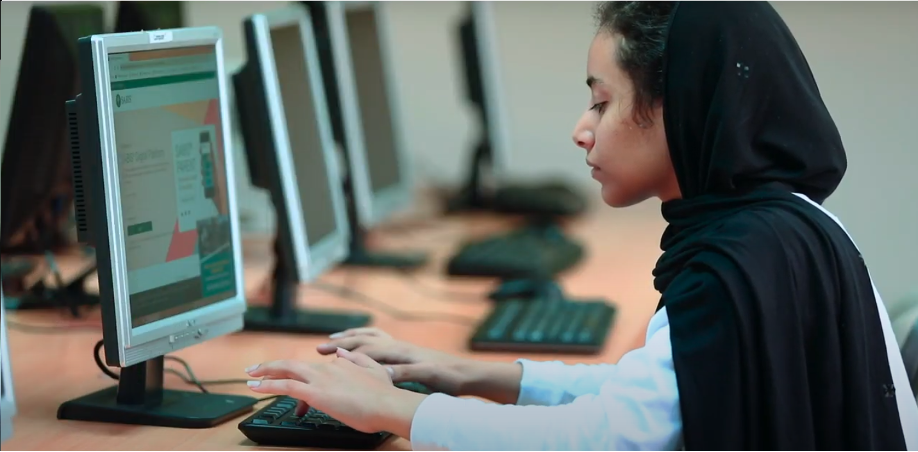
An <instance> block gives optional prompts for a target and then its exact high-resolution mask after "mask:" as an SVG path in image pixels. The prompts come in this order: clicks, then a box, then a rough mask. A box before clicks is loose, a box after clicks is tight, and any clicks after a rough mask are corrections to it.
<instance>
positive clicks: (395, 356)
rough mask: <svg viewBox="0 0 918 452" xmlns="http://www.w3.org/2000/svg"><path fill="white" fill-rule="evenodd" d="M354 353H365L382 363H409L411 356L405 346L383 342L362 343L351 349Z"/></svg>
mask: <svg viewBox="0 0 918 452" xmlns="http://www.w3.org/2000/svg"><path fill="white" fill-rule="evenodd" d="M351 351H352V352H354V353H363V354H364V355H367V356H369V357H370V358H373V360H374V361H376V362H378V363H380V364H409V363H411V357H409V356H407V354H406V353H405V350H404V348H403V347H399V346H393V345H389V344H386V345H381V344H366V345H361V346H360V347H357V348H355V349H352V350H351Z"/></svg>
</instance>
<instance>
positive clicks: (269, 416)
mask: <svg viewBox="0 0 918 452" xmlns="http://www.w3.org/2000/svg"><path fill="white" fill-rule="evenodd" d="M396 386H398V387H400V388H402V389H407V390H409V391H414V392H419V393H422V394H430V390H429V389H427V388H426V387H425V386H423V385H420V384H417V383H399V384H397V385H396ZM296 404H297V401H296V399H294V398H292V397H280V398H278V399H277V400H276V401H274V402H272V403H271V404H269V405H268V406H266V407H264V408H262V409H260V410H258V411H257V412H255V414H253V415H251V416H249V417H248V418H247V419H245V420H244V421H242V422H240V423H239V430H240V431H242V433H243V434H244V435H245V436H246V437H247V438H249V439H250V440H252V441H254V442H255V443H257V444H259V445H262V446H279V447H296V448H311V447H317V448H324V449H356V450H371V449H375V448H377V447H379V445H380V444H382V443H383V441H385V440H387V439H388V438H389V437H391V436H392V435H391V434H390V433H386V432H380V433H363V432H360V431H357V430H354V429H352V428H350V427H348V426H346V425H344V424H342V423H341V422H339V421H337V420H335V419H334V418H332V417H331V416H329V415H327V414H325V413H323V412H321V411H319V410H316V409H314V408H310V409H309V411H308V412H307V413H306V415H305V416H302V417H298V416H296V412H295V411H296Z"/></svg>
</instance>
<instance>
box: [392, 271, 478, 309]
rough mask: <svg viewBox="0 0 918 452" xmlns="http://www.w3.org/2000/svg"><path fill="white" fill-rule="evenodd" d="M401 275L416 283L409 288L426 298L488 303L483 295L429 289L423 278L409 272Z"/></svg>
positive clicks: (401, 272)
mask: <svg viewBox="0 0 918 452" xmlns="http://www.w3.org/2000/svg"><path fill="white" fill-rule="evenodd" d="M399 274H401V276H403V277H404V279H406V280H409V282H411V283H414V284H409V287H411V288H413V289H414V290H415V291H416V292H417V293H419V294H421V295H424V296H428V297H433V298H436V299H439V300H442V301H446V302H460V303H473V302H482V301H486V297H485V296H483V295H482V294H473V293H471V292H469V293H465V292H454V291H452V290H443V289H436V288H432V287H429V286H427V285H425V283H424V282H423V281H421V278H418V276H417V274H415V273H414V272H411V271H408V270H403V271H399Z"/></svg>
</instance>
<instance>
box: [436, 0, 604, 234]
mask: <svg viewBox="0 0 918 452" xmlns="http://www.w3.org/2000/svg"><path fill="white" fill-rule="evenodd" d="M467 5H468V13H467V14H466V15H465V16H464V17H463V18H462V19H461V20H460V22H459V24H458V26H457V29H456V38H457V41H458V43H459V50H460V54H461V56H462V66H463V69H464V74H465V95H466V98H467V99H468V101H469V102H470V103H471V104H472V106H473V107H474V109H475V111H477V112H478V118H479V120H480V124H481V130H482V131H483V132H484V133H483V134H482V136H481V137H480V139H479V142H478V144H477V145H476V147H475V150H474V151H473V153H472V156H471V157H472V158H471V165H470V169H469V175H468V179H467V181H466V183H465V186H464V187H462V189H461V190H460V192H459V193H458V194H457V195H456V196H455V197H454V198H453V199H450V200H449V201H448V202H447V210H448V211H453V212H455V211H464V210H493V211H498V212H504V213H510V214H524V215H531V216H536V217H557V216H569V215H575V214H578V213H581V212H582V211H583V210H585V208H586V204H585V200H584V199H583V196H582V195H580V194H579V193H577V192H576V191H575V190H573V189H572V188H571V187H569V186H568V185H567V184H564V183H562V182H560V181H550V182H548V183H542V184H525V185H524V184H519V183H516V182H514V181H512V180H511V175H510V174H509V168H510V166H511V163H510V149H511V146H512V142H511V139H510V121H509V117H508V113H507V105H506V97H505V94H504V93H505V91H504V88H503V84H502V82H501V68H500V56H499V52H498V40H497V27H496V25H495V19H494V9H493V5H492V4H491V2H489V1H475V2H467Z"/></svg>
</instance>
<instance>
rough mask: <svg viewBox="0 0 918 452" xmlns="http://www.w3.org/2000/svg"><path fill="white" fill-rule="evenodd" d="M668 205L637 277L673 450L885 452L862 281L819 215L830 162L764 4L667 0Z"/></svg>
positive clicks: (818, 109) (890, 435)
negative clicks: (664, 349)
mask: <svg viewBox="0 0 918 452" xmlns="http://www.w3.org/2000/svg"><path fill="white" fill-rule="evenodd" d="M663 77H664V96H663V99H664V105H663V110H664V113H663V114H664V121H665V127H666V138H667V141H668V143H669V147H670V154H671V156H672V160H673V165H674V168H675V171H676V175H677V177H678V181H679V186H680V188H681V190H682V194H683V199H680V200H674V201H669V202H666V203H664V204H663V216H664V217H665V219H666V220H667V221H668V222H669V226H668V227H667V230H666V232H665V233H664V236H663V238H662V243H661V247H662V248H663V251H664V253H663V255H662V256H661V258H660V260H659V261H658V263H657V267H656V269H655V270H654V276H655V281H654V284H655V286H656V288H657V290H659V291H660V292H661V293H662V297H661V302H660V303H661V307H662V306H665V307H666V310H667V315H668V317H669V321H670V328H671V333H670V334H671V341H672V349H673V363H674V366H675V371H676V376H677V381H678V386H679V394H680V399H681V400H680V403H681V410H682V417H683V429H684V430H683V433H684V440H685V446H686V448H687V449H703V450H723V449H729V450H744V449H756V450H773V449H792V450H812V449H832V450H845V449H858V450H901V449H904V448H905V440H904V438H903V434H902V429H901V424H900V421H899V412H898V406H897V404H896V398H895V386H894V385H893V380H892V377H891V373H890V369H889V363H888V359H887V354H886V353H887V352H886V347H885V342H884V337H883V330H882V327H881V323H880V317H879V312H878V309H877V304H876V299H875V298H874V293H873V286H872V283H871V280H870V276H869V274H868V272H867V268H866V266H865V265H864V263H863V260H862V259H861V256H860V253H859V252H858V250H857V249H856V247H855V246H854V244H853V243H852V242H851V240H850V238H849V237H848V236H847V234H846V233H845V231H844V230H843V229H842V228H841V227H840V226H839V225H838V224H837V223H835V221H834V220H833V219H831V218H830V217H829V216H827V215H826V214H825V213H823V212H821V211H820V210H819V209H818V207H816V206H814V205H812V204H810V203H808V202H807V201H806V200H804V199H801V198H800V197H798V196H796V195H794V193H795V192H796V193H800V194H803V195H806V196H807V197H809V198H811V199H812V200H813V201H815V202H817V203H820V204H821V203H822V202H823V201H824V200H825V199H826V198H827V197H828V196H829V195H830V194H831V193H832V192H833V191H834V190H835V188H836V187H837V186H838V184H839V183H840V181H841V178H842V176H843V175H844V172H845V168H846V159H845V151H844V148H843V146H842V143H841V139H840V137H839V134H838V131H837V129H836V127H835V124H834V122H833V121H832V118H831V117H830V115H829V113H828V111H827V109H826V107H825V104H824V103H823V101H822V99H821V97H820V94H819V90H818V88H817V87H816V82H815V80H814V78H813V75H812V73H811V71H810V69H809V66H808V64H807V62H806V59H805V58H804V56H803V54H802V52H801V51H800V48H799V47H798V45H797V43H796V41H795V40H794V38H793V36H792V35H791V33H790V31H789V30H788V28H787V26H786V25H785V24H784V22H783V21H782V20H781V18H780V17H779V16H778V14H777V12H775V11H774V9H773V8H772V7H771V6H770V5H769V4H768V3H750V2H715V3H706V2H684V3H680V4H678V5H677V6H676V9H675V11H674V13H673V14H672V17H671V23H670V28H669V33H668V36H667V41H666V50H665V55H664V64H663Z"/></svg>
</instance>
